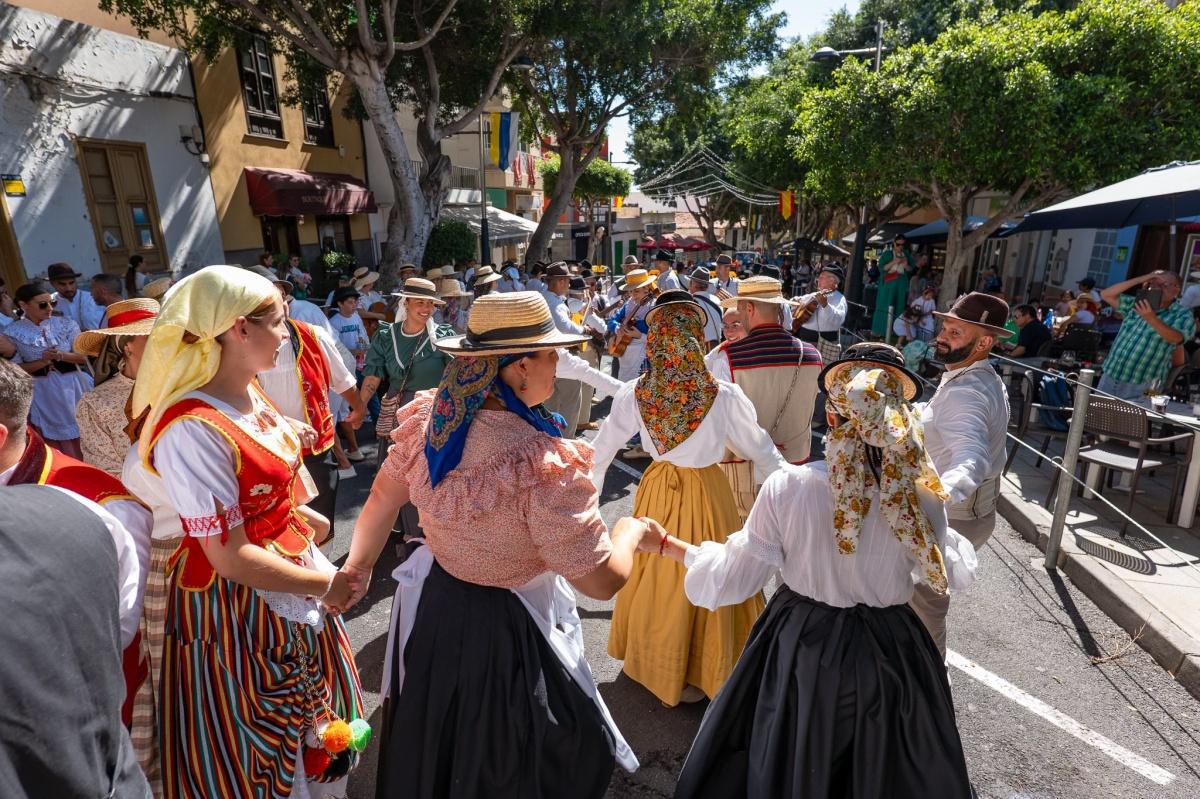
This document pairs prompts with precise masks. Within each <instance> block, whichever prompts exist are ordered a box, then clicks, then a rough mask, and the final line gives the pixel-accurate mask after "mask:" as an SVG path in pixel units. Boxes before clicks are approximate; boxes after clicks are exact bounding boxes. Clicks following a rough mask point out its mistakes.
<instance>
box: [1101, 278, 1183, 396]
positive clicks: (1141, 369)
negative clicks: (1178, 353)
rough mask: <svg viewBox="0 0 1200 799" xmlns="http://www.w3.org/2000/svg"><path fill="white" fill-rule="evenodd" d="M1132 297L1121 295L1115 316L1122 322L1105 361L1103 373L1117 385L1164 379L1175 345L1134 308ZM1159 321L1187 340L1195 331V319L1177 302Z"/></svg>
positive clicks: (1160, 312)
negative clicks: (1117, 383) (1117, 314)
mask: <svg viewBox="0 0 1200 799" xmlns="http://www.w3.org/2000/svg"><path fill="white" fill-rule="evenodd" d="M1134 302H1135V298H1134V297H1132V296H1130V295H1128V294H1122V295H1121V299H1120V302H1119V303H1118V304H1117V313H1119V314H1121V316H1122V317H1123V321H1122V322H1121V329H1120V331H1119V332H1118V333H1117V340H1116V341H1114V342H1113V345H1112V350H1111V351H1110V352H1109V354H1108V358H1106V359H1105V361H1104V373H1105V374H1106V375H1107V376H1108V377H1110V378H1111V379H1113V380H1116V381H1117V382H1120V383H1135V384H1137V383H1149V382H1151V381H1153V380H1163V379H1165V378H1166V376H1167V372H1168V371H1169V370H1170V368H1171V352H1172V350H1174V349H1175V345H1174V344H1171V343H1170V342H1168V341H1167V340H1166V339H1164V338H1163V337H1162V336H1160V335H1159V334H1158V333H1157V332H1155V330H1154V328H1153V327H1151V326H1150V323H1149V322H1147V321H1146V320H1145V319H1143V318H1142V317H1141V315H1140V314H1138V312H1137V311H1135V310H1134V309H1133V305H1134ZM1158 318H1159V319H1160V320H1161V321H1162V322H1163V323H1164V324H1166V325H1168V326H1169V327H1172V328H1174V329H1176V330H1178V331H1179V332H1180V333H1182V334H1183V337H1184V339H1188V338H1190V337H1191V336H1192V334H1193V333H1195V332H1196V320H1195V319H1194V318H1193V316H1192V310H1191V309H1190V308H1188V307H1187V306H1185V305H1183V304H1182V303H1180V302H1179V301H1178V300H1176V301H1175V302H1172V303H1171V304H1170V305H1169V306H1168V307H1167V308H1166V309H1165V310H1162V311H1159V312H1158Z"/></svg>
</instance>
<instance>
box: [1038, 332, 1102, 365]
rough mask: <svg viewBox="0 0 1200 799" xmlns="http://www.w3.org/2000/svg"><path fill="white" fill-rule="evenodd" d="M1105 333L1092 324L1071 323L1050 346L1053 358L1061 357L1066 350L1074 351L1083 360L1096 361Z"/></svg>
mask: <svg viewBox="0 0 1200 799" xmlns="http://www.w3.org/2000/svg"><path fill="white" fill-rule="evenodd" d="M1102 337H1103V333H1101V332H1100V331H1099V330H1097V329H1095V328H1094V327H1092V326H1091V325H1079V324H1075V325H1071V326H1070V327H1068V328H1067V329H1066V332H1064V333H1063V336H1062V338H1060V339H1058V340H1056V341H1055V342H1054V343H1053V346H1051V347H1050V350H1049V354H1050V357H1052V358H1058V357H1060V356H1061V355H1062V354H1063V353H1064V352H1068V351H1070V352H1074V353H1075V356H1076V357H1077V358H1078V359H1079V360H1081V361H1094V360H1096V355H1097V354H1098V353H1099V352H1100V339H1101V338H1102Z"/></svg>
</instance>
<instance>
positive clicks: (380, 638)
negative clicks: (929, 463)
mask: <svg viewBox="0 0 1200 799" xmlns="http://www.w3.org/2000/svg"><path fill="white" fill-rule="evenodd" d="M646 463H648V462H647V461H640V462H639V461H633V462H632V463H631V464H630V466H632V467H633V468H634V469H635V470H636V469H640V468H642V467H644V466H645V465H646ZM360 471H361V472H362V474H360V476H359V477H358V478H356V479H354V480H352V481H348V482H346V483H344V484H343V486H342V489H341V491H340V493H339V513H338V521H337V525H338V535H337V538H336V539H335V541H334V542H333V543H332V544H330V545H329V547H328V550H329V554H330V555H331V557H333V558H334V560H335V562H340V561H341V559H342V557H344V555H345V552H346V549H347V547H348V544H349V533H350V529H351V526H352V524H353V517H354V514H355V512H356V510H357V508H359V507H361V504H362V502H363V501H364V500H365V498H366V492H367V491H368V489H369V488H370V479H371V470H369V469H367V468H362V469H361V470H360ZM635 485H636V481H635V479H634V477H633V476H632V475H631V474H628V473H626V472H625V471H622V470H621V469H619V468H617V467H614V468H612V469H610V471H609V474H608V478H607V481H606V484H605V490H604V494H603V496H602V498H601V499H602V513H603V515H604V517H605V519H606V520H607V521H608V522H609V523H612V522H613V521H615V520H616V519H618V518H620V517H621V516H623V515H627V514H628V513H629V512H630V510H631V505H632V498H633V491H634V488H635ZM394 564H395V557H394V554H393V553H392V552H391V551H390V550H389V551H387V552H385V555H384V558H383V559H382V560H381V562H380V563H379V565H378V567H377V569H376V572H375V574H376V579H375V581H374V584H373V586H372V590H371V594H370V595H369V596H368V598H367V599H365V600H364V601H363V602H362V603H361V604H360V605H359V606H357V607H356V608H354V609H353V610H352V611H351V612H350V613H349V614H348V628H349V633H350V637H351V640H352V641H353V643H354V646H355V650H356V652H357V657H358V664H359V669H360V672H361V674H362V677H363V684H364V688H365V689H366V692H367V696H366V698H367V709H368V714H369V717H370V719H371V721H372V723H373V725H374V726H375V728H376V731H377V732H378V727H379V725H378V721H379V715H378V709H377V708H378V695H377V693H375V692H376V691H377V690H378V687H379V678H380V672H381V670H382V663H383V655H384V648H385V642H386V637H387V624H388V615H389V612H390V609H391V600H392V592H393V590H394V587H395V584H394V582H393V581H392V580H391V579H390V573H391V570H392V568H393V566H394ZM1040 564H1041V555H1040V553H1038V552H1037V551H1036V550H1035V549H1034V548H1033V547H1032V546H1031V545H1029V544H1028V543H1026V542H1025V541H1024V540H1023V539H1021V537H1020V536H1019V535H1018V534H1017V533H1015V532H1014V531H1013V530H1012V529H1011V528H1010V527H1009V526H1008V525H1007V523H1005V522H1004V521H1003V520H1000V522H999V524H998V527H997V530H996V533H995V535H994V536H993V538H992V540H991V541H989V543H988V544H987V546H986V547H985V549H984V550H983V552H982V553H981V558H980V565H981V569H980V578H979V580H978V581H977V583H976V584H975V585H974V586H972V587H971V589H970V590H969V591H968V592H966V593H965V594H963V595H962V596H961V597H958V598H956V600H955V602H954V604H953V605H952V607H951V611H950V617H949V637H950V641H949V646H950V649H951V650H952V651H953V652H955V653H958V655H959V656H960V657H961V660H955V661H954V662H956V663H962V664H966V668H968V669H970V670H971V671H972V674H968V673H967V672H966V671H964V670H962V669H961V668H959V667H957V666H952V667H951V669H950V674H951V679H952V683H953V690H954V698H955V705H956V709H957V713H958V723H959V730H960V733H961V735H962V740H963V745H964V747H965V750H966V755H967V765H968V768H969V770H970V774H971V778H972V781H973V782H974V784H975V787H976V789H977V791H978V794H979V796H980V797H984V799H1098V798H1100V797H1121V799H1173V798H1174V797H1178V798H1179V799H1184V797H1187V798H1188V799H1195V797H1198V796H1200V704H1198V703H1197V702H1196V700H1195V699H1193V698H1192V697H1191V696H1190V695H1188V694H1187V692H1186V691H1184V690H1183V689H1182V688H1181V687H1180V686H1179V685H1178V684H1177V683H1176V682H1175V681H1174V680H1173V679H1172V678H1171V677H1170V676H1169V675H1168V674H1166V673H1165V672H1164V671H1163V670H1162V669H1161V668H1160V667H1159V666H1158V665H1157V664H1156V663H1154V661H1153V660H1152V659H1151V658H1150V657H1149V655H1147V654H1146V653H1145V652H1143V651H1142V650H1141V649H1140V648H1139V647H1138V646H1137V645H1136V644H1133V643H1132V642H1131V641H1130V638H1129V636H1128V635H1126V634H1125V633H1124V632H1123V631H1122V630H1121V629H1120V628H1119V627H1117V625H1116V624H1114V623H1113V622H1112V621H1111V620H1110V619H1109V618H1108V617H1107V616H1106V615H1104V613H1102V612H1101V611H1099V610H1097V609H1096V607H1095V606H1093V605H1092V603H1091V602H1089V601H1088V600H1087V598H1086V597H1084V596H1083V595H1082V594H1081V593H1080V592H1079V591H1077V590H1076V589H1075V588H1074V586H1072V585H1071V584H1070V582H1069V581H1067V580H1065V579H1061V578H1059V577H1057V576H1052V575H1050V574H1048V573H1047V572H1046V571H1045V569H1043V568H1042V567H1041V565H1040ZM579 606H580V615H581V617H582V619H583V622H584V630H585V639H586V648H587V654H588V660H589V662H590V663H591V666H592V669H593V672H594V675H595V678H596V680H597V683H598V684H599V686H600V692H601V694H602V695H603V697H604V700H605V702H606V703H607V704H608V707H609V709H610V710H611V711H612V714H613V716H614V717H615V719H616V721H617V723H618V726H619V727H620V728H621V730H622V732H623V733H624V735H625V737H626V739H627V740H628V741H629V743H630V745H631V746H632V747H633V750H634V751H635V752H636V753H637V755H638V758H639V759H640V760H641V763H642V767H641V768H640V769H639V770H638V771H637V773H635V774H632V775H629V774H625V773H624V772H622V771H620V769H618V770H617V772H616V773H615V774H614V777H613V782H612V786H611V788H610V791H609V796H610V797H662V796H670V795H671V791H672V789H673V786H674V777H675V775H676V774H677V773H678V770H679V767H680V765H681V764H682V762H683V758H684V756H685V755H686V753H687V749H688V746H689V745H690V743H691V739H692V737H693V735H694V734H695V730H696V728H697V726H698V725H699V722H700V718H701V716H702V715H703V712H704V706H705V704H706V703H701V704H697V705H681V706H679V707H677V708H674V709H668V708H665V707H663V706H662V705H661V704H660V703H659V702H658V700H657V699H655V698H654V697H653V696H652V695H651V694H649V693H648V692H647V691H645V690H644V689H643V688H641V686H639V685H637V684H636V683H634V682H632V681H630V680H629V679H628V678H626V677H625V676H624V675H623V674H621V672H620V665H621V664H620V662H619V661H616V660H613V659H612V658H610V657H609V656H608V655H607V653H606V643H607V638H608V625H609V620H610V618H611V611H612V603H611V602H595V601H592V600H589V599H587V598H583V597H581V598H580V603H579ZM971 663H973V664H975V665H974V666H972V665H970V664H971ZM976 666H977V667H978V668H976ZM979 669H982V670H983V671H979ZM1013 688H1015V689H1016V690H1015V691H1014V690H1012V689H1013ZM1014 696H1016V697H1017V698H1016V699H1014V698H1013V697H1014ZM1018 700H1019V701H1018ZM1031 706H1032V707H1033V708H1034V709H1035V710H1036V711H1038V712H1035V710H1031ZM1039 713H1040V715H1039ZM1047 716H1049V717H1051V718H1053V719H1054V720H1055V721H1056V722H1057V725H1056V724H1054V723H1051V721H1048V720H1047V718H1046V717H1047ZM1064 728H1066V729H1064ZM1068 730H1072V731H1073V732H1074V734H1072V733H1071V732H1068ZM377 754H378V752H377V748H376V747H375V746H372V747H371V748H370V749H369V750H368V752H367V753H366V757H365V759H364V761H363V763H362V764H361V765H360V767H359V768H358V769H357V771H356V772H355V774H354V775H353V776H352V777H351V782H350V791H349V796H350V797H351V799H371V797H374V781H375V780H374V778H375V767H376V757H377Z"/></svg>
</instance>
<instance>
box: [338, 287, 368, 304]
mask: <svg viewBox="0 0 1200 799" xmlns="http://www.w3.org/2000/svg"><path fill="white" fill-rule="evenodd" d="M361 296H362V295H361V294H359V293H358V292H357V291H355V290H354V286H342V287H341V288H339V289H337V290H336V291H334V292H333V304H334V305H337V304H338V303H339V302H341V301H342V300H348V299H350V298H351V297H353V298H355V299H357V298H358V297H361Z"/></svg>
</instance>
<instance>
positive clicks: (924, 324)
mask: <svg viewBox="0 0 1200 799" xmlns="http://www.w3.org/2000/svg"><path fill="white" fill-rule="evenodd" d="M911 307H913V308H917V309H919V310H920V311H921V319H920V321H919V322H918V324H919V325H920V327H921V329H923V330H933V328H934V323H933V312H934V311H936V310H937V300H935V299H933V298H932V297H917V298H916V299H915V300H913V301H912V306H911Z"/></svg>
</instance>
